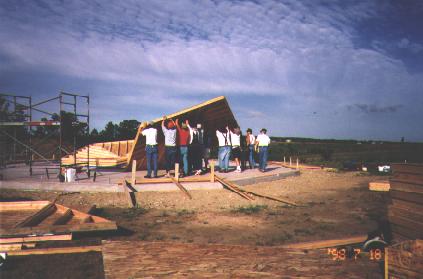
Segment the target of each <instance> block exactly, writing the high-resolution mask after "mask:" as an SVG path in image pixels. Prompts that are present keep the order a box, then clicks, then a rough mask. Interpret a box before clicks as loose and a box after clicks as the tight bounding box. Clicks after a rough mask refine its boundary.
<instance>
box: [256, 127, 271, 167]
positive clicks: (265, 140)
mask: <svg viewBox="0 0 423 279" xmlns="http://www.w3.org/2000/svg"><path fill="white" fill-rule="evenodd" d="M269 144H270V138H269V136H268V135H267V130H266V129H265V128H263V129H261V130H260V134H259V135H258V136H257V139H256V149H257V146H258V149H259V158H260V163H259V170H260V171H261V172H265V171H266V166H267V155H268V152H269Z"/></svg>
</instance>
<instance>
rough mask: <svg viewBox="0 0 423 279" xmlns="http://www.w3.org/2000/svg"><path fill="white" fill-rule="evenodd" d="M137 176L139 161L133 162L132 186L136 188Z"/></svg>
mask: <svg viewBox="0 0 423 279" xmlns="http://www.w3.org/2000/svg"><path fill="white" fill-rule="evenodd" d="M136 174H137V161H136V160H133V161H132V176H131V186H132V187H135V182H136V180H135V176H136Z"/></svg>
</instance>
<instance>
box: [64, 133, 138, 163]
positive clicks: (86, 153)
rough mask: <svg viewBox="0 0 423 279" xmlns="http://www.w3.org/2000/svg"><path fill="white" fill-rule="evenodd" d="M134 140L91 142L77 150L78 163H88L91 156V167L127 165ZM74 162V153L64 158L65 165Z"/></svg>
mask: <svg viewBox="0 0 423 279" xmlns="http://www.w3.org/2000/svg"><path fill="white" fill-rule="evenodd" d="M133 142H134V141H133V140H126V141H113V142H100V143H94V144H90V145H89V146H85V147H83V148H80V149H78V151H77V152H76V164H82V165H83V164H87V161H88V157H89V162H90V166H91V167H94V166H97V167H126V166H127V162H128V157H127V156H128V153H129V152H130V151H131V148H132V145H133ZM88 149H89V150H88ZM74 163H75V160H74V156H73V155H68V156H65V157H63V158H62V164H63V165H73V164H74Z"/></svg>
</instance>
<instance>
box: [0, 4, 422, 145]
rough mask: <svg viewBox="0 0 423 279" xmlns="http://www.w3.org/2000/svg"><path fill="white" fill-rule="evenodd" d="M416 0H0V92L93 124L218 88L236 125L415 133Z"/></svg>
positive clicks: (283, 131)
mask: <svg viewBox="0 0 423 279" xmlns="http://www.w3.org/2000/svg"><path fill="white" fill-rule="evenodd" d="M422 26H423V1H420V0H415V1H412V0H403V1H382V0H380V1H371V0H368V1H355V0H354V1H346V0H339V1H317V0H316V1H314V0H303V1H298V0H291V1H270V0H263V1H219V0H214V1H207V0H204V1H179V0H175V1H152V0H149V1H135V0H134V1H130V0H125V1H124V0H121V1H94V0H90V1H77V0H76V1H53V0H50V1H41V0H39V1H38V0H33V1H20V0H0V92H2V93H5V92H8V93H14V94H19V95H32V96H33V98H34V99H35V101H37V100H41V99H43V98H48V97H52V96H55V95H57V94H58V91H59V90H65V91H70V92H79V93H81V94H90V96H91V97H92V104H91V116H92V124H93V126H94V127H97V128H102V127H103V126H104V125H105V123H106V122H108V121H110V120H111V121H121V120H123V119H137V120H140V121H141V120H148V119H151V118H155V117H159V116H161V115H163V114H165V113H171V112H174V111H177V110H179V109H182V108H185V107H187V106H191V105H194V104H196V103H198V102H201V101H204V100H207V99H210V98H213V97H216V96H220V95H225V96H226V97H227V98H228V100H229V103H230V105H231V106H232V109H233V111H234V113H235V116H236V117H237V119H238V120H239V122H240V124H241V125H242V128H243V129H246V128H247V127H252V128H253V129H255V130H257V129H258V128H261V127H267V128H268V129H269V132H270V134H271V135H277V136H298V137H316V138H339V139H351V138H352V139H386V140H399V139H400V138H401V136H404V137H405V138H406V140H412V141H423V92H422V91H423V28H422Z"/></svg>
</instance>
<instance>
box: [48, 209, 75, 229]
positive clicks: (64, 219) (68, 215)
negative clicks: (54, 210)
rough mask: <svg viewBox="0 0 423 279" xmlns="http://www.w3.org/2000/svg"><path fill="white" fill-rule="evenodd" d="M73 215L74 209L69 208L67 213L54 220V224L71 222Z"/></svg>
mask: <svg viewBox="0 0 423 279" xmlns="http://www.w3.org/2000/svg"><path fill="white" fill-rule="evenodd" d="M72 217H73V212H72V209H70V208H68V210H66V211H65V213H63V214H62V216H60V217H59V218H57V220H56V221H54V222H53V226H55V225H64V224H66V223H67V222H69V220H70V219H72Z"/></svg>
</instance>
